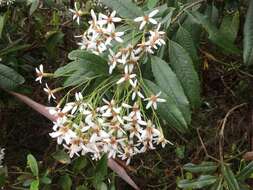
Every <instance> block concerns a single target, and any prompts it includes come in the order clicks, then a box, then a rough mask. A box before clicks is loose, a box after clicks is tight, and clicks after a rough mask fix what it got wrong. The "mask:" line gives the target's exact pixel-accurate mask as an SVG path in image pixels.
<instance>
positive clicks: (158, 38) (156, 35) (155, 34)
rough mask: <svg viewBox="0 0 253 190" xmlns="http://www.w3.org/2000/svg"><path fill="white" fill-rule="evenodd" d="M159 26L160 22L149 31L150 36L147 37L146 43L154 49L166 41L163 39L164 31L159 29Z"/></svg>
mask: <svg viewBox="0 0 253 190" xmlns="http://www.w3.org/2000/svg"><path fill="white" fill-rule="evenodd" d="M160 27H161V24H159V25H158V26H157V28H156V29H155V30H154V31H149V33H150V37H149V41H148V42H147V43H146V44H147V45H150V46H151V47H153V48H154V49H157V46H162V45H165V44H166V42H165V41H164V39H163V37H164V34H165V32H164V31H159V30H160Z"/></svg>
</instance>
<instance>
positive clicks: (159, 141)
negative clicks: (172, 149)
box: [156, 132, 173, 148]
mask: <svg viewBox="0 0 253 190" xmlns="http://www.w3.org/2000/svg"><path fill="white" fill-rule="evenodd" d="M156 141H157V144H161V145H162V147H163V148H164V147H165V145H166V144H170V145H173V143H172V142H170V141H168V140H167V139H165V137H164V135H163V132H160V135H159V136H158V138H157V140H156Z"/></svg>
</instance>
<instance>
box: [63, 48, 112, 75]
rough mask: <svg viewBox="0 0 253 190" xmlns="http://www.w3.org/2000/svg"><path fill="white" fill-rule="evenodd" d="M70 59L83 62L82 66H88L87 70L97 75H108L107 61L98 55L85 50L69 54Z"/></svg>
mask: <svg viewBox="0 0 253 190" xmlns="http://www.w3.org/2000/svg"><path fill="white" fill-rule="evenodd" d="M68 58H69V59H70V60H80V61H83V63H82V64H87V69H88V70H91V71H93V72H94V73H95V74H100V75H108V66H107V61H106V60H105V59H104V58H102V57H100V56H98V55H95V54H93V53H90V52H87V51H85V50H74V51H72V52H70V53H69V54H68Z"/></svg>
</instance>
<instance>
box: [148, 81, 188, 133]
mask: <svg viewBox="0 0 253 190" xmlns="http://www.w3.org/2000/svg"><path fill="white" fill-rule="evenodd" d="M145 85H146V86H147V87H148V89H149V91H150V92H151V93H152V94H157V93H158V92H160V91H161V92H162V94H161V98H164V99H166V102H163V103H160V104H158V109H157V111H158V113H159V116H160V117H161V118H162V119H164V120H165V121H166V122H167V123H168V125H169V126H170V127H172V128H174V129H176V130H177V131H179V132H182V133H184V132H186V131H187V130H188V126H187V123H186V121H185V119H184V116H183V114H182V113H181V111H180V110H179V108H178V107H177V105H176V104H175V103H174V102H173V101H172V100H171V99H170V98H168V95H167V94H166V93H165V92H163V91H162V89H161V88H160V87H159V86H158V85H156V84H155V83H153V82H151V81H149V80H145Z"/></svg>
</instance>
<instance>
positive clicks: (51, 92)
mask: <svg viewBox="0 0 253 190" xmlns="http://www.w3.org/2000/svg"><path fill="white" fill-rule="evenodd" d="M43 90H44V91H45V92H46V93H47V94H48V101H50V100H51V98H53V99H56V97H55V96H54V91H53V90H51V89H50V88H49V87H48V85H47V83H46V88H43Z"/></svg>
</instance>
